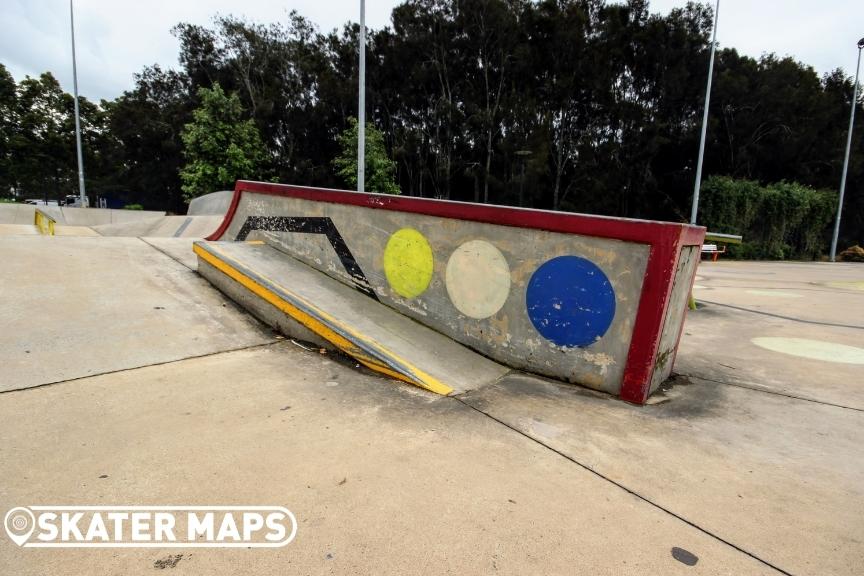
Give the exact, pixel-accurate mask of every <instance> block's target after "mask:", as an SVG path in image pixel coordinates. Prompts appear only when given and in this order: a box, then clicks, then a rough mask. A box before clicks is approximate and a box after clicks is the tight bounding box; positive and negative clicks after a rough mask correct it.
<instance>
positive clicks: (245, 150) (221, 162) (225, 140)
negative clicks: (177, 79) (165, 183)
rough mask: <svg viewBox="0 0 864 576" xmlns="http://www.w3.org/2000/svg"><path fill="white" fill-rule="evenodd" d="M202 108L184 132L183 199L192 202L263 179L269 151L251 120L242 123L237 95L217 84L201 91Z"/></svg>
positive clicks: (193, 114)
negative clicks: (244, 181) (240, 184)
mask: <svg viewBox="0 0 864 576" xmlns="http://www.w3.org/2000/svg"><path fill="white" fill-rule="evenodd" d="M198 97H199V98H200V99H201V105H200V106H199V107H198V108H197V109H196V110H195V111H194V112H193V113H192V122H190V123H189V124H186V126H184V128H183V133H182V134H181V138H182V140H183V146H184V149H183V156H184V158H185V159H186V164H185V165H184V166H183V168H181V169H180V179H181V180H182V181H183V185H182V187H181V188H182V190H183V197H184V198H185V199H186V200H187V201H189V200H191V199H192V198H195V197H197V196H201V195H202V194H208V193H210V192H214V191H216V190H225V189H228V188H233V187H234V183H235V182H236V181H237V180H241V179H251V178H255V177H259V178H260V176H261V173H262V172H263V165H264V161H265V159H266V155H267V151H266V149H265V148H264V144H263V142H262V141H261V137H260V135H259V134H258V129H257V128H256V127H255V123H254V122H253V121H252V120H243V119H242V116H243V106H242V104H241V103H240V98H238V97H237V95H236V94H231V95H230V96H228V95H226V94H225V92H223V91H222V88H221V87H220V86H219V84H218V83H216V84H214V85H213V88H211V89H208V88H201V89H199V90H198Z"/></svg>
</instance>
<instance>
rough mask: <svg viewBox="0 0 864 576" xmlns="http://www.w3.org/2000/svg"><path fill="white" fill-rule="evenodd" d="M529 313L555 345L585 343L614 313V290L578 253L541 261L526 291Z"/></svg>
mask: <svg viewBox="0 0 864 576" xmlns="http://www.w3.org/2000/svg"><path fill="white" fill-rule="evenodd" d="M525 304H526V307H527V308H528V317H529V318H531V323H532V324H534V328H536V329H537V331H538V332H539V333H540V334H542V335H543V337H544V338H546V339H547V340H550V341H552V342H554V343H555V344H557V345H558V346H568V347H576V346H579V347H584V346H588V345H590V344H593V343H594V342H596V341H597V340H599V339H600V338H601V337H602V336H603V335H604V334H606V331H607V330H608V329H609V325H610V324H612V319H613V318H614V317H615V290H613V289H612V284H611V283H610V282H609V278H607V277H606V274H604V273H603V271H602V270H600V268H598V267H597V265H596V264H594V263H593V262H591V261H590V260H586V259H585V258H580V257H579V256H559V257H557V258H553V259H552V260H549V261H547V262H544V263H543V265H542V266H540V268H538V269H537V271H536V272H534V275H533V276H531V280H530V281H529V282H528V291H527V294H526V295H525Z"/></svg>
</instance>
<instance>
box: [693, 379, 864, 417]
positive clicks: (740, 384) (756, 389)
mask: <svg viewBox="0 0 864 576" xmlns="http://www.w3.org/2000/svg"><path fill="white" fill-rule="evenodd" d="M676 374H678V375H679V376H684V377H686V378H696V379H698V380H705V381H706V382H714V383H715V384H724V385H726V386H734V387H736V388H741V389H744V390H752V391H753V392H762V393H764V394H771V395H773V396H783V397H784V398H791V399H793V400H801V401H803V402H812V403H814V404H822V405H823V406H831V407H833V408H842V409H843V410H854V411H855V412H864V408H855V407H854V406H844V405H843V404H835V403H834V402H825V401H824V400H817V399H815V398H807V397H806V396H797V395H795V394H789V393H788V392H780V391H779V390H768V389H766V388H760V387H759V386H757V385H756V384H748V383H746V382H723V381H722V380H715V379H713V378H706V377H705V376H699V375H698V374H685V373H683V372H676Z"/></svg>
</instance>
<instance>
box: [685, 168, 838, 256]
mask: <svg viewBox="0 0 864 576" xmlns="http://www.w3.org/2000/svg"><path fill="white" fill-rule="evenodd" d="M701 198H702V202H701V204H700V214H701V216H700V222H701V223H702V224H703V225H705V226H707V227H708V229H709V230H710V231H712V232H719V233H725V234H740V235H741V236H743V237H744V241H743V243H742V244H741V245H740V246H730V247H729V254H730V255H731V256H733V257H738V258H752V259H758V258H764V259H775V260H783V259H788V258H793V259H816V258H818V257H819V256H820V255H821V254H822V253H823V252H824V250H825V248H826V246H827V244H828V235H829V232H830V226H831V223H832V222H833V218H834V210H835V209H836V202H837V198H836V194H835V193H834V192H833V191H831V190H816V189H813V188H810V187H808V186H804V185H802V184H798V183H796V182H779V183H776V184H770V185H768V186H762V185H760V184H759V183H758V182H753V181H751V180H735V179H733V178H729V177H728V176H712V177H711V178H708V179H707V180H706V181H705V183H704V184H703V185H702V196H701Z"/></svg>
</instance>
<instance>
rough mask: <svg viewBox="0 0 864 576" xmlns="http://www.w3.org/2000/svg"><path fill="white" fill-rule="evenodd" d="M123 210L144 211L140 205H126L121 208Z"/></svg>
mask: <svg viewBox="0 0 864 576" xmlns="http://www.w3.org/2000/svg"><path fill="white" fill-rule="evenodd" d="M123 209H124V210H144V206H142V205H141V204H126V205H125V206H123Z"/></svg>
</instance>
